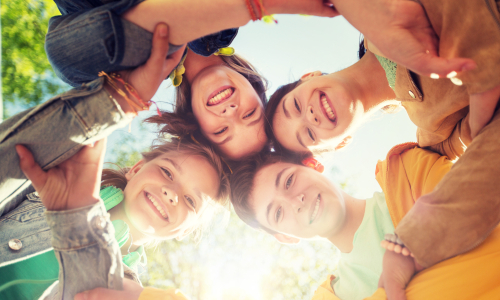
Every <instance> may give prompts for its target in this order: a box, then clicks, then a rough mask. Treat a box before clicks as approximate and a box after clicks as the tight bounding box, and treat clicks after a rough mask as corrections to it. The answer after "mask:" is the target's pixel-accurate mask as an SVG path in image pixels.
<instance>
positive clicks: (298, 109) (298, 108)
mask: <svg viewBox="0 0 500 300" xmlns="http://www.w3.org/2000/svg"><path fill="white" fill-rule="evenodd" d="M293 102H294V103H295V108H296V109H297V111H298V112H301V110H300V107H299V103H298V102H297V99H295V98H294V99H293Z"/></svg>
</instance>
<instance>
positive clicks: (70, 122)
mask: <svg viewBox="0 0 500 300" xmlns="http://www.w3.org/2000/svg"><path fill="white" fill-rule="evenodd" d="M102 83H103V80H102V79H98V80H96V81H94V82H91V83H89V84H86V85H84V86H83V87H81V88H79V89H73V90H70V91H69V92H66V93H64V94H62V95H59V96H57V97H54V98H52V99H50V100H49V101H47V102H45V103H43V104H40V105H38V106H36V107H34V108H31V109H28V110H26V111H24V112H22V113H20V114H17V115H15V116H13V117H11V118H9V119H7V120H5V121H4V122H2V123H0V157H1V158H2V163H1V168H0V216H1V215H3V214H4V213H5V212H6V211H9V210H11V209H12V208H13V207H16V206H17V205H19V203H20V202H21V201H22V200H24V198H23V196H22V195H24V194H26V193H29V192H31V191H32V188H31V187H30V181H29V180H28V179H26V177H25V176H24V174H23V172H22V171H21V169H20V168H19V159H18V156H17V153H16V151H15V145H17V144H23V145H25V146H27V147H28V149H29V150H30V151H31V152H32V153H33V155H34V157H35V160H36V161H37V162H38V164H39V165H40V166H42V168H43V169H45V170H47V169H50V168H51V167H54V166H56V165H58V164H59V163H61V162H63V161H65V160H66V159H68V158H69V157H71V156H72V155H73V154H75V153H76V152H77V151H78V150H80V149H81V147H82V146H83V145H86V144H90V143H92V142H95V141H97V140H99V139H102V138H104V137H106V136H108V135H109V134H110V133H111V132H113V131H114V130H115V129H117V128H120V127H123V126H125V125H127V124H128V123H129V122H130V121H131V118H130V117H127V116H126V115H125V114H124V113H123V111H122V110H121V108H120V106H119V105H118V104H117V103H116V102H115V101H114V99H112V98H111V97H110V96H109V94H108V92H107V91H106V90H105V89H104V88H103V86H102Z"/></svg>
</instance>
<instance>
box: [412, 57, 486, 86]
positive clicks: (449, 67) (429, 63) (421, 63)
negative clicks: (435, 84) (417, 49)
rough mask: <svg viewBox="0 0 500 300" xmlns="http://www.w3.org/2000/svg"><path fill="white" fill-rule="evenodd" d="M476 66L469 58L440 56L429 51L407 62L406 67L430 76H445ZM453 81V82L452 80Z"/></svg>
mask: <svg viewBox="0 0 500 300" xmlns="http://www.w3.org/2000/svg"><path fill="white" fill-rule="evenodd" d="M476 67H477V65H476V63H475V62H474V61H473V60H472V59H469V58H450V59H446V58H440V57H437V56H435V55H432V54H431V53H429V54H426V53H422V55H420V57H419V58H417V59H416V60H415V61H414V62H411V63H410V64H408V68H409V69H411V70H413V71H415V72H417V73H419V74H420V75H423V76H428V77H431V78H435V79H437V78H445V77H447V76H448V75H449V74H450V73H451V74H453V73H452V72H455V74H456V73H457V72H464V71H470V70H473V69H475V68H476ZM454 83H455V82H454ZM455 84H456V83H455Z"/></svg>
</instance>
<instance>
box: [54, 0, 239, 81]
mask: <svg viewBox="0 0 500 300" xmlns="http://www.w3.org/2000/svg"><path fill="white" fill-rule="evenodd" d="M142 1H144V0H116V1H110V0H100V1H99V0H86V1H85V0H78V1H75V0H56V4H57V6H58V8H59V11H60V12H61V13H62V15H61V16H55V17H53V18H51V19H50V21H49V29H48V32H47V35H46V37H45V52H46V53H47V57H48V59H49V61H50V64H51V65H52V68H53V69H54V71H55V72H56V74H57V76H58V77H60V78H61V79H62V80H63V81H64V82H66V83H68V84H70V85H72V86H75V87H76V86H79V85H81V84H82V83H85V82H89V81H92V80H95V79H96V78H97V74H98V73H99V72H100V71H104V72H107V73H109V72H114V71H121V70H125V69H131V68H136V67H138V66H140V65H142V64H144V63H145V62H146V60H147V59H148V58H149V55H150V54H151V42H152V40H153V34H152V33H151V32H149V31H147V30H145V29H143V28H141V27H139V26H137V25H135V24H134V23H131V22H129V21H127V20H124V19H122V18H121V17H120V15H122V14H123V13H125V12H126V11H127V10H128V9H130V8H131V7H133V6H135V5H137V4H139V3H141V2H142ZM237 33H238V29H237V28H232V29H227V30H223V31H221V32H217V33H214V34H210V35H207V36H204V37H202V38H199V39H197V40H194V41H192V42H190V43H188V45H189V47H190V48H191V49H192V50H193V51H194V52H195V53H197V54H199V55H203V56H210V55H212V54H213V53H215V52H216V51H217V50H219V49H220V48H224V47H227V46H229V45H230V44H231V42H232V41H233V39H234V38H235V36H236V34H237ZM179 48H180V46H178V45H170V48H169V54H171V53H173V52H175V51H177V49H179ZM89 62H91V63H89Z"/></svg>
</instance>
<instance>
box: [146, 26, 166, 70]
mask: <svg viewBox="0 0 500 300" xmlns="http://www.w3.org/2000/svg"><path fill="white" fill-rule="evenodd" d="M169 48H170V47H169V44H168V26H167V24H165V23H159V24H158V25H156V28H155V31H154V34H153V45H152V48H151V55H150V56H149V59H148V60H147V62H146V66H147V67H153V66H162V65H163V62H164V61H165V58H166V57H167V55H168V49H169Z"/></svg>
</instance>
